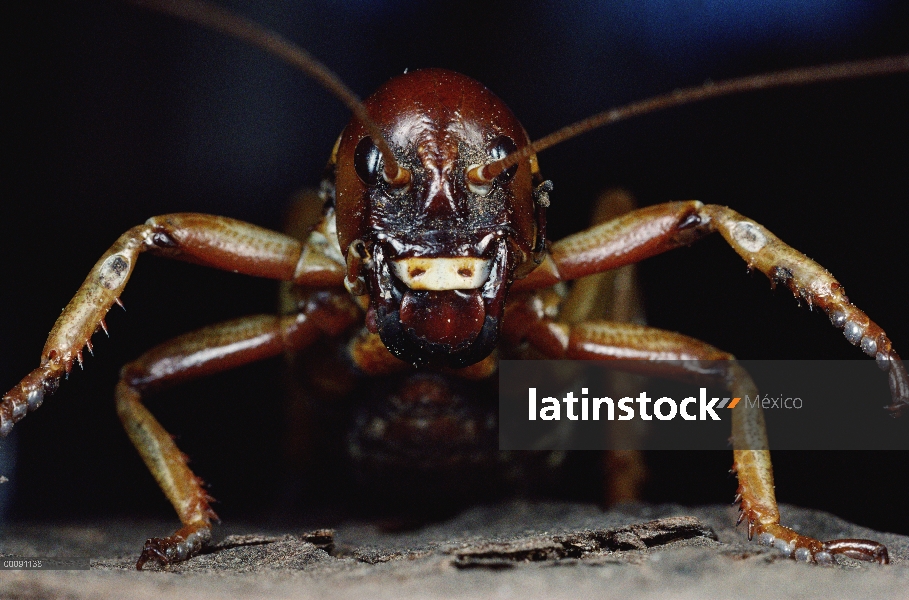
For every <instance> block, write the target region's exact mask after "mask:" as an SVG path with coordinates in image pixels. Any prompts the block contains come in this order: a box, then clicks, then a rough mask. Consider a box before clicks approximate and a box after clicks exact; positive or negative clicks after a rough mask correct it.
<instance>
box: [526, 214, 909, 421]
mask: <svg viewBox="0 0 909 600" xmlns="http://www.w3.org/2000/svg"><path fill="white" fill-rule="evenodd" d="M713 232H719V233H720V234H721V235H722V236H723V238H724V239H725V240H726V241H727V242H728V243H729V245H730V246H732V248H733V249H734V250H735V251H736V252H737V253H738V254H739V255H740V256H741V257H742V258H744V259H745V261H747V263H748V266H749V267H750V268H754V269H758V270H759V271H761V272H762V273H764V274H765V275H766V276H767V277H768V278H770V281H771V282H772V283H773V285H777V284H784V285H786V286H787V287H788V288H789V289H790V290H791V291H792V292H793V293H794V294H795V295H796V296H797V297H799V298H801V299H804V300H805V302H806V303H807V304H808V306H809V307H812V308H813V307H818V308H820V309H821V310H823V311H824V312H825V313H826V314H827V316H828V317H829V318H830V321H831V323H833V325H834V326H835V327H837V328H839V329H842V330H843V334H844V335H845V336H846V339H847V340H849V342H850V343H852V344H854V345H858V346H860V347H861V349H862V351H863V352H865V354H867V355H869V356H871V357H873V358H874V359H875V360H876V361H877V364H878V366H879V367H880V368H881V369H882V370H883V371H887V372H888V376H889V382H890V395H891V398H892V400H893V402H892V403H891V404H890V406H889V407H887V408H888V410H890V411H891V412H893V414H894V416H895V415H897V414H899V412H900V411H901V410H902V409H903V408H905V407H906V406H909V375H907V373H906V369H905V367H904V365H903V364H902V361H901V360H900V357H899V355H898V354H897V353H896V351H895V350H894V349H893V347H892V344H891V342H890V339H889V338H888V337H887V335H886V334H885V333H884V330H883V329H881V327H880V326H878V325H877V323H875V322H874V321H872V320H871V319H870V318H868V315H866V314H865V313H864V312H862V310H860V309H859V308H858V307H857V306H855V305H854V304H852V303H851V302H850V301H849V298H847V297H846V294H845V292H844V291H843V287H842V285H840V283H839V282H838V281H837V280H836V279H834V278H833V276H832V275H831V274H830V273H829V272H828V271H827V270H825V269H824V268H823V267H822V266H821V265H819V264H818V263H816V262H814V261H813V260H811V259H810V258H808V257H807V256H805V255H804V254H802V253H801V252H799V251H797V250H795V249H794V248H792V247H790V246H788V245H786V244H785V243H783V242H782V241H781V240H780V239H779V238H778V237H776V236H775V235H773V234H772V233H770V232H769V231H768V230H767V229H766V228H765V227H763V226H762V225H760V224H759V223H756V222H754V221H752V220H751V219H748V218H746V217H743V216H742V215H740V214H738V213H737V212H735V211H734V210H731V209H729V208H726V207H724V206H717V205H706V206H705V205H704V204H702V203H700V202H697V201H694V200H691V201H688V202H670V203H667V204H660V205H657V206H650V207H647V208H642V209H640V210H636V211H634V212H631V213H629V214H626V215H623V216H621V217H618V218H616V219H613V220H611V221H608V222H606V223H603V224H601V225H597V226H595V227H592V228H590V229H588V230H586V231H582V232H580V233H577V234H575V235H572V236H569V237H567V238H565V239H562V240H559V241H558V242H555V243H554V244H553V245H552V248H551V250H550V252H549V254H547V256H546V258H545V259H544V261H543V264H541V265H540V267H539V268H538V269H536V270H535V271H533V272H532V273H531V274H530V275H528V276H527V278H526V279H523V280H520V281H518V282H515V285H514V286H513V287H512V289H513V290H527V289H540V288H544V287H548V286H551V285H553V284H555V283H557V282H559V281H568V280H572V279H576V278H578V277H583V276H585V275H589V274H591V273H599V272H602V271H606V270H609V269H615V268H618V267H621V266H624V265H627V264H631V263H635V262H639V261H641V260H644V259H645V258H648V257H651V256H654V255H656V254H660V253H662V252H666V251H667V250H671V249H673V248H677V247H679V246H683V245H687V244H690V243H692V242H694V241H696V240H698V239H700V238H702V237H704V236H705V235H708V234H710V233H713Z"/></svg>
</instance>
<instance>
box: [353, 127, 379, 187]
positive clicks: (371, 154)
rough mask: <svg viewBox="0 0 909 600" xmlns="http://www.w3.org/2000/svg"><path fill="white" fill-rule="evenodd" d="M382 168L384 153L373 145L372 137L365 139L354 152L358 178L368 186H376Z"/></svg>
mask: <svg viewBox="0 0 909 600" xmlns="http://www.w3.org/2000/svg"><path fill="white" fill-rule="evenodd" d="M381 168H382V153H381V152H379V148H378V147H377V146H376V145H375V144H374V143H373V141H372V138H371V137H365V138H363V139H362V140H360V143H359V144H357V149H356V150H355V151H354V170H355V171H356V172H357V177H359V178H360V181H362V182H363V183H365V184H366V185H370V186H372V185H376V183H378V181H379V171H380V170H381Z"/></svg>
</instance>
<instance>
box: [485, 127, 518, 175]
mask: <svg viewBox="0 0 909 600" xmlns="http://www.w3.org/2000/svg"><path fill="white" fill-rule="evenodd" d="M517 151H518V145H517V144H515V143H514V140H513V139H511V138H510V137H508V136H507V135H500V136H499V137H497V138H496V139H494V140H493V141H492V143H491V144H490V145H489V158H491V159H492V161H497V160H499V159H502V158H505V157H506V156H508V155H509V154H511V153H512V152H517ZM517 172H518V165H512V166H510V167H508V168H507V169H505V171H504V172H503V173H502V174H501V175H499V176H498V177H497V178H496V179H498V180H499V183H507V182H508V181H511V178H512V177H514V174H515V173H517Z"/></svg>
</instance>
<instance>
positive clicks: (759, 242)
mask: <svg viewBox="0 0 909 600" xmlns="http://www.w3.org/2000/svg"><path fill="white" fill-rule="evenodd" d="M901 65H902V66H901V67H900V68H901V69H903V70H905V69H906V68H907V67H906V60H905V59H902V62H901ZM401 98H404V99H405V101H404V102H401V101H400V99H401ZM364 105H365V112H366V114H367V115H368V120H367V118H364V117H359V118H354V120H353V121H351V123H350V124H349V125H348V126H347V128H346V129H345V130H344V132H343V133H342V135H341V138H340V139H339V141H338V143H337V145H336V148H335V150H334V151H333V152H332V157H331V161H330V172H329V176H328V178H327V179H326V182H325V184H323V194H324V197H325V200H326V203H327V208H326V214H325V217H324V219H323V220H322V221H321V222H320V223H319V224H318V225H317V226H316V227H315V228H314V230H313V231H312V232H311V233H310V234H309V235H308V237H306V238H304V239H303V240H297V239H294V238H291V237H289V236H286V235H283V234H278V233H275V232H270V231H267V230H265V229H262V228H259V227H256V226H253V225H250V224H247V223H243V222H239V221H237V220H233V219H228V218H224V217H216V216H211V215H201V214H187V213H182V214H168V215H163V216H160V217H153V218H152V219H150V220H149V221H148V222H147V223H146V224H144V225H139V226H137V227H135V228H133V229H131V230H129V231H128V232H126V233H125V234H123V236H121V238H120V239H119V240H118V241H117V242H116V243H115V244H114V246H112V247H111V248H110V249H109V250H108V251H107V252H106V253H105V254H104V255H103V256H102V258H101V259H100V260H99V261H98V263H97V264H96V266H95V267H94V269H93V270H92V271H91V273H90V274H89V276H88V278H87V279H86V281H85V283H84V284H83V286H82V287H81V288H80V290H79V291H78V292H77V294H76V296H75V297H74V299H73V300H72V301H71V303H70V304H69V305H68V307H67V308H66V309H65V311H64V313H63V314H62V315H61V317H60V318H59V319H58V321H57V324H56V325H55V327H54V330H53V331H52V332H51V335H50V337H49V339H48V342H47V345H46V346H45V350H44V352H43V353H42V358H41V364H40V366H39V367H38V368H37V369H36V370H34V371H33V372H32V373H31V374H29V375H27V376H26V377H25V378H24V379H23V380H22V381H21V382H20V384H18V385H17V386H15V387H14V388H13V389H12V390H10V392H8V393H7V394H6V395H5V396H4V398H3V403H2V405H0V433H2V434H3V435H6V434H7V433H9V431H10V430H11V429H12V426H13V423H15V422H18V421H19V420H20V419H21V418H22V417H24V416H25V414H26V413H27V412H28V411H29V410H34V409H35V408H37V407H38V406H40V404H41V403H42V402H43V400H44V398H45V397H46V396H47V395H49V394H50V393H52V392H54V391H56V389H57V387H58V386H59V384H60V382H61V380H62V378H63V377H65V375H66V374H68V373H69V371H70V370H71V369H72V367H73V365H74V364H76V363H81V362H82V360H83V356H82V349H83V347H85V346H86V345H88V347H89V348H91V345H90V344H91V336H92V334H93V333H95V331H96V330H97V329H98V328H99V327H100V328H105V326H104V317H105V315H106V313H107V311H108V309H109V308H110V307H111V306H112V305H113V304H114V303H117V302H119V296H120V294H121V292H122V291H123V290H124V288H125V286H126V283H127V280H128V279H129V277H130V275H131V273H132V270H133V268H134V265H135V263H136V260H137V258H138V255H139V254H140V253H142V252H150V253H152V254H157V255H160V256H166V257H173V258H179V259H181V260H186V261H189V262H194V263H199V264H202V265H206V266H212V267H216V268H221V269H225V270H231V271H235V272H239V273H243V274H247V275H254V276H259V277H266V278H271V279H277V280H282V281H288V282H292V283H293V284H294V286H297V287H298V288H300V289H302V290H304V293H301V294H300V301H299V303H298V306H297V308H298V312H295V313H294V314H288V315H282V316H266V315H263V316H255V317H245V318H241V319H237V320H233V321H230V322H226V323H222V324H220V325H213V326H210V327H208V328H205V329H202V330H199V331H197V332H194V333H190V334H187V335H185V336H181V337H179V338H176V339H174V340H172V341H170V342H166V343H164V344H162V345H161V346H158V347H157V348H155V349H153V350H151V351H149V352H147V353H146V354H144V355H143V356H142V357H140V358H139V359H138V360H136V361H134V362H131V363H130V364H128V365H127V366H126V367H125V368H124V370H123V372H122V376H121V380H120V383H119V384H118V386H117V392H116V397H117V409H118V413H119V415H120V417H121V419H122V421H123V423H124V426H125V427H126V429H127V432H128V433H129V435H130V438H131V439H132V441H133V443H134V444H135V445H136V447H137V448H138V450H139V452H140V454H141V455H142V457H143V459H144V460H145V462H146V464H147V465H148V466H149V468H150V470H151V471H152V473H153V474H154V475H155V478H156V480H157V481H158V483H159V485H160V486H161V487H162V489H164V491H165V494H166V495H167V497H168V499H169V500H170V501H171V503H172V504H173V505H174V507H175V509H176V510H177V512H178V514H179V516H180V518H181V521H182V523H183V527H182V528H181V529H180V530H179V531H178V532H176V533H174V534H173V535H171V536H168V537H164V538H153V539H151V540H149V541H148V542H147V543H146V546H145V548H144V550H143V552H142V556H141V557H140V559H139V563H138V566H139V567H141V566H142V565H144V564H146V563H147V562H149V561H152V562H158V563H163V564H167V563H169V562H173V561H178V560H185V559H186V558H188V557H190V556H192V555H193V554H194V553H196V552H198V551H199V550H200V548H201V547H202V545H203V544H204V543H205V542H206V541H207V540H208V539H209V537H210V532H211V520H212V518H213V513H212V511H211V509H210V506H209V500H210V498H209V497H208V495H207V493H206V491H205V490H204V489H203V488H202V486H201V485H200V481H199V479H198V478H197V477H196V476H195V475H194V474H193V473H192V471H190V470H189V468H188V467H187V465H186V463H185V460H184V457H183V455H182V454H181V453H180V451H179V450H178V449H177V447H176V445H175V444H174V442H173V441H172V440H171V438H170V436H169V435H168V434H167V432H166V431H165V430H164V429H163V428H162V427H161V426H160V425H159V424H158V423H157V421H156V420H155V419H154V417H153V416H152V415H151V413H149V412H148V410H147V409H146V408H145V407H144V404H143V402H142V400H143V396H144V395H145V394H146V393H147V392H150V391H153V390H154V389H155V388H158V387H161V386H163V385H166V384H171V383H176V382H179V381H183V380H186V379H191V378H196V377H199V376H202V375H206V374H210V373H214V372H217V371H221V370H224V369H228V368H232V367H234V366H238V365H241V364H245V363H249V362H252V361H256V360H261V359H264V358H267V357H270V356H274V355H277V354H280V353H283V352H285V351H287V350H293V349H301V348H305V347H308V346H311V345H312V344H317V343H320V342H321V340H322V338H323V337H340V336H344V339H345V340H346V341H345V345H346V346H345V347H346V348H347V352H348V355H349V357H350V359H351V360H352V361H353V363H354V364H355V365H356V366H357V368H358V369H359V370H360V371H362V372H363V373H365V374H368V375H378V374H385V373H391V372H402V371H407V370H410V369H414V368H417V369H435V370H440V369H441V370H445V371H446V372H451V373H454V374H457V375H459V376H462V377H466V378H473V379H483V378H488V377H491V376H493V375H494V373H495V359H496V354H495V348H496V347H497V346H498V345H499V344H501V345H503V347H505V346H510V347H515V346H518V345H521V344H527V345H530V346H532V347H533V349H534V350H535V351H537V352H539V353H541V354H542V355H544V356H548V357H552V358H563V357H564V358H581V359H585V358H593V359H600V358H609V357H615V356H621V355H627V353H634V354H635V355H636V356H639V357H645V358H646V357H654V358H656V357H658V356H659V357H667V356H671V357H676V358H685V359H704V360H711V359H726V360H728V362H729V369H728V382H729V386H730V390H731V391H734V392H736V393H739V394H744V393H746V392H747V391H750V390H751V386H752V384H751V382H750V379H749V378H748V375H747V373H744V372H743V371H742V370H741V369H740V368H738V367H737V366H736V363H735V361H734V357H733V356H732V355H731V354H729V353H727V352H724V351H722V350H719V349H717V348H715V347H713V346H710V345H708V344H706V343H704V342H700V341H698V340H695V339H694V338H690V337H686V336H682V335H680V334H675V333H671V332H666V331H659V330H656V329H653V328H647V327H643V326H640V325H631V324H621V323H608V322H587V323H579V324H568V323H566V322H564V321H563V320H561V319H560V318H559V310H558V306H557V305H558V302H557V301H556V300H553V298H552V297H551V296H550V295H547V293H546V292H544V291H541V290H545V289H546V288H549V287H551V286H553V285H554V284H558V283H561V282H564V281H570V280H574V279H576V278H579V277H583V276H586V275H590V274H593V273H596V272H601V271H606V270H611V269H614V268H618V267H621V266H624V265H627V264H630V263H633V262H638V261H640V260H643V259H644V258H648V257H650V256H653V255H656V254H659V253H662V252H665V251H668V250H670V249H674V248H676V247H679V246H686V245H689V244H692V243H694V242H696V241H697V240H699V239H700V238H701V237H704V236H706V235H708V234H710V233H719V234H720V235H721V236H722V237H723V238H724V239H725V240H726V241H727V243H728V244H729V245H730V246H731V247H732V248H733V249H734V250H735V251H736V252H737V253H738V254H739V255H740V256H741V257H742V258H743V259H744V260H745V262H746V263H747V264H748V266H749V267H750V268H754V269H755V270H759V271H761V272H762V273H764V274H765V275H767V276H768V277H769V278H770V279H771V280H772V281H774V282H775V283H776V284H778V285H782V286H785V287H788V288H790V289H791V290H792V291H793V292H794V293H795V294H797V295H798V296H799V297H800V298H802V299H803V300H804V301H806V302H808V303H810V304H811V305H812V306H814V307H815V308H817V309H820V310H822V311H823V312H824V313H826V314H827V315H828V316H829V318H830V320H831V322H832V323H833V324H834V326H836V327H837V328H839V329H842V330H843V331H844V333H845V336H846V338H847V339H848V340H849V341H850V342H852V343H853V344H856V345H859V346H860V347H861V349H862V350H863V351H864V352H865V353H866V354H868V355H870V356H873V357H874V358H875V359H876V360H877V361H878V363H879V365H880V366H881V367H882V369H883V370H885V371H886V372H887V376H888V377H889V380H890V383H891V389H892V391H893V404H892V409H893V410H894V411H898V410H899V409H900V408H901V407H903V406H904V405H905V404H906V403H907V402H909V397H907V389H909V381H907V377H906V373H905V370H904V368H903V367H902V364H901V362H900V360H899V356H898V355H897V353H896V352H895V351H894V350H893V348H892V344H891V341H890V339H889V337H887V335H886V334H885V333H884V331H883V330H882V329H881V328H880V327H879V326H878V325H877V324H876V323H875V322H874V321H872V320H871V319H870V318H869V317H868V316H867V315H866V314H865V313H864V312H863V311H861V310H860V309H859V308H858V307H856V306H855V305H854V304H852V303H851V302H850V301H849V300H848V298H846V297H845V294H844V293H843V292H842V288H841V286H840V285H839V283H838V282H837V281H836V280H834V279H833V278H832V276H831V275H830V274H829V273H827V272H826V271H825V270H824V269H823V268H822V267H821V266H820V265H818V264H817V263H815V262H814V261H811V260H810V259H808V258H807V257H805V256H804V255H803V254H801V253H799V252H798V251H796V250H794V249H793V248H791V247H789V246H788V245H786V244H784V243H783V242H782V241H780V240H779V239H778V238H777V237H776V236H774V235H773V234H772V233H770V232H769V231H768V230H767V229H766V228H764V227H763V226H762V225H760V224H758V223H756V222H755V221H753V220H751V219H748V218H747V217H744V216H742V215H740V214H738V213H736V212H735V211H732V210H731V209H728V208H725V207H723V206H718V205H710V204H703V203H701V202H697V201H687V202H673V203H668V204H661V205H657V206H653V207H649V208H644V209H638V210H636V211H632V212H630V213H627V214H625V215H622V216H620V217H617V218H616V219H614V220H611V221H608V222H606V223H604V224H602V225H598V226H596V227H594V228H592V229H590V230H588V231H585V232H582V233H580V234H576V235H574V236H570V237H567V238H563V239H561V240H557V241H555V242H551V241H550V240H549V239H548V237H547V235H546V209H547V207H548V205H549V191H550V186H549V184H548V183H547V182H546V181H545V180H544V179H543V177H542V175H541V173H542V171H541V170H540V169H539V167H538V166H537V163H536V156H535V154H534V153H533V152H532V151H531V152H530V154H529V155H526V156H520V157H519V158H515V157H516V156H518V155H516V154H515V153H516V152H518V151H520V150H522V149H524V148H532V147H531V146H530V144H531V140H530V138H529V137H528V136H527V134H526V133H525V131H524V129H523V127H522V126H521V125H520V123H519V122H518V121H517V119H516V118H515V117H514V116H513V115H512V113H511V111H510V110H509V109H508V108H507V106H505V104H504V103H503V102H501V101H500V100H499V99H498V98H497V97H495V96H494V95H492V93H491V92H489V91H488V90H487V89H486V88H485V87H483V86H482V85H481V84H479V83H477V82H476V81H474V80H472V79H470V78H468V77H465V76H463V75H459V74H456V73H453V72H450V71H445V70H420V71H415V72H412V73H408V74H406V75H402V76H399V77H397V78H395V79H393V80H391V81H390V82H389V83H387V84H386V85H385V86H383V87H382V88H381V89H380V90H379V91H378V92H376V93H375V94H374V95H372V96H370V98H369V99H367V100H366V101H365V103H364ZM508 160H512V164H508V163H507V162H503V161H508ZM554 303H555V305H554ZM503 352H505V350H503ZM752 394H753V392H752ZM762 435H763V432H762V425H761V424H760V423H736V424H734V433H733V436H734V438H741V439H744V438H749V439H752V438H754V436H757V438H760V436H762ZM756 445H759V444H756ZM750 447H753V446H750ZM735 465H736V469H737V472H738V475H739V482H740V489H739V500H741V502H742V507H743V518H744V519H745V520H746V521H747V524H748V534H749V537H751V536H752V535H759V536H761V537H762V539H763V540H765V541H772V542H773V543H775V544H776V545H778V546H780V547H782V548H784V549H785V550H786V551H787V552H788V553H789V554H790V555H792V556H793V557H795V558H799V559H803V560H810V561H818V562H829V561H831V560H832V555H833V554H835V553H844V554H849V555H852V556H858V557H861V558H866V559H871V560H878V561H882V562H883V561H885V560H886V550H885V549H884V548H883V547H881V546H880V545H877V544H875V543H873V542H868V541H864V540H834V541H832V542H826V543H824V542H820V541H818V540H814V539H812V538H810V537H806V536H804V535H800V534H798V533H796V532H793V531H791V530H789V529H787V528H786V527H784V526H783V525H781V524H780V523H779V517H778V513H777V510H776V501H775V497H774V492H773V483H772V475H771V472H770V462H769V455H768V454H767V453H766V451H757V450H736V453H735Z"/></svg>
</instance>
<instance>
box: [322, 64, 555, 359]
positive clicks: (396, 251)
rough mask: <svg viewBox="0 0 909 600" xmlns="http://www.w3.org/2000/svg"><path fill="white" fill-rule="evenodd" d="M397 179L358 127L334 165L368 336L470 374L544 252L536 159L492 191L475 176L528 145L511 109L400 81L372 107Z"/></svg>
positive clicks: (443, 77)
mask: <svg viewBox="0 0 909 600" xmlns="http://www.w3.org/2000/svg"><path fill="white" fill-rule="evenodd" d="M364 104H365V105H366V108H367V109H368V111H369V114H370V116H371V117H372V119H373V120H374V121H375V122H376V123H377V124H378V126H379V127H380V128H381V129H382V133H383V134H384V138H385V140H387V143H388V145H389V147H390V148H391V151H392V152H393V154H394V157H395V160H396V161H397V162H398V166H399V168H400V169H401V171H400V176H399V177H389V176H388V174H387V173H388V171H389V170H390V169H386V168H385V165H384V158H383V156H382V153H381V152H380V151H379V149H378V148H377V146H376V144H375V143H374V141H373V139H372V138H371V137H370V136H369V134H368V133H367V131H366V129H365V128H364V127H363V125H362V124H361V123H360V122H359V121H358V120H357V119H354V120H353V121H351V123H350V124H349V125H348V126H347V128H346V129H345V130H344V132H343V133H342V134H341V138H340V140H339V141H338V146H337V148H336V151H335V153H334V156H333V161H334V163H335V184H336V209H337V224H338V238H339V242H340V245H341V248H342V250H343V251H344V252H345V256H346V258H347V277H346V282H347V286H348V289H349V290H350V291H351V292H352V293H354V294H368V295H369V309H368V315H367V326H368V327H369V328H370V329H371V330H372V331H374V332H377V333H378V334H379V335H380V337H381V339H382V341H383V342H384V344H385V346H386V347H387V348H388V349H389V350H390V351H391V352H392V353H394V354H395V355H396V356H398V357H399V358H401V359H402V360H405V361H408V362H410V363H413V364H415V365H423V364H431V365H439V366H449V367H462V366H466V365H470V364H473V363H475V362H477V361H479V360H482V359H483V358H485V357H486V356H487V355H488V354H489V353H490V352H492V349H493V348H494V346H495V344H496V340H497V338H498V332H499V326H500V322H501V318H502V314H503V309H504V305H505V296H506V294H507V293H508V288H509V286H510V284H511V282H512V281H513V280H514V278H516V277H522V276H523V275H525V274H526V273H527V272H529V271H530V270H531V269H532V268H533V267H534V266H535V263H534V261H533V260H532V257H533V254H534V251H535V250H536V251H539V250H540V249H541V248H542V243H543V240H542V237H543V233H542V232H543V218H544V217H543V211H542V209H540V208H538V207H537V206H536V205H535V203H534V198H533V189H534V187H533V186H534V183H535V181H534V179H538V178H539V176H538V174H537V172H536V161H535V157H531V158H530V159H529V160H524V161H522V162H520V163H518V164H517V165H514V166H513V167H511V168H509V169H507V170H505V171H503V172H502V173H500V174H499V175H498V176H496V177H494V178H493V179H491V180H490V181H489V182H488V183H483V182H481V183H476V182H474V181H472V180H471V179H470V178H469V177H468V172H469V171H470V170H471V169H474V168H476V167H478V166H483V165H486V164H489V163H491V162H493V161H495V160H496V159H500V158H502V157H504V156H505V155H507V154H509V153H511V152H513V151H515V150H516V149H518V148H521V147H523V146H525V145H527V144H528V143H529V140H528V137H527V134H526V133H525V132H524V129H523V127H521V125H520V123H519V122H518V121H517V119H516V118H515V117H514V115H513V114H512V113H511V111H510V110H509V109H508V107H507V106H505V104H504V103H503V102H502V101H501V100H499V99H498V98H497V97H496V96H494V95H493V94H492V93H491V92H490V91H489V90H487V89H486V88H485V87H483V86H482V85H481V84H479V83H478V82H476V81H474V80H473V79H470V78H468V77H465V76H463V75H459V74H457V73H453V72H450V71H443V70H439V69H431V70H424V71H415V72H412V73H408V74H405V75H402V76H400V77H397V78H395V79H392V80H391V81H389V82H388V83H386V84H385V85H384V86H383V87H382V88H381V89H379V91H377V92H376V93H375V94H373V95H372V96H371V97H370V98H368V99H367V100H366V101H365V103H364Z"/></svg>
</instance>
